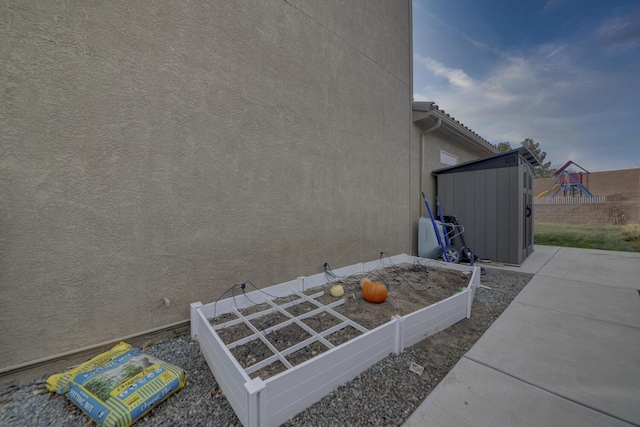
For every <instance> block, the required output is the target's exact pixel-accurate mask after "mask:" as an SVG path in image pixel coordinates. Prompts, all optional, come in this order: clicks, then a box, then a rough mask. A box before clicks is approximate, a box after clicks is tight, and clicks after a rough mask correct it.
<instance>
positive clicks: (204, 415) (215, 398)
mask: <svg viewBox="0 0 640 427" xmlns="http://www.w3.org/2000/svg"><path fill="white" fill-rule="evenodd" d="M530 278H531V276H524V275H517V274H511V273H506V272H498V271H493V270H488V273H487V275H486V276H483V277H482V284H483V285H485V286H488V287H490V288H491V289H490V290H488V289H484V288H479V289H478V290H477V291H476V297H475V300H474V305H473V309H472V316H471V319H468V320H467V319H465V320H463V321H461V322H459V323H457V324H456V325H454V326H452V327H451V328H448V329H447V330H445V331H442V332H440V333H438V334H436V335H434V336H432V337H429V338H427V339H425V340H423V341H422V342H420V343H418V344H416V345H414V346H413V347H410V348H408V349H406V350H405V352H404V353H402V354H400V355H395V354H391V355H390V356H388V357H387V358H385V359H383V360H382V361H380V362H378V363H377V364H375V365H374V366H372V367H371V368H369V369H368V370H367V371H365V372H363V373H362V374H360V375H358V376H357V377H356V378H355V379H354V380H353V381H350V382H349V383H347V384H344V385H342V386H340V387H338V388H337V389H336V390H334V391H333V392H332V393H330V394H329V395H327V396H326V397H325V398H323V399H322V400H320V401H319V402H317V403H316V404H314V405H312V406H310V407H309V408H307V409H306V410H305V411H303V412H301V413H300V414H298V415H297V416H296V417H294V418H293V419H292V420H289V422H287V423H286V424H285V425H287V426H301V425H305V426H306V425H314V426H318V425H323V426H324V425H371V426H380V425H389V426H399V425H402V423H403V422H404V421H405V420H406V419H407V418H408V417H409V415H411V413H412V412H413V411H414V410H415V409H416V408H417V407H418V405H420V403H422V401H423V400H424V399H425V398H426V396H427V395H428V394H429V393H430V392H431V390H432V389H433V388H434V387H435V386H436V385H437V384H438V383H439V382H440V380H441V379H442V378H444V376H446V374H447V373H448V372H449V370H450V369H451V368H452V367H453V366H454V365H455V364H456V363H457V361H458V360H459V359H460V357H461V356H462V355H463V354H464V353H465V352H466V351H467V350H468V349H469V348H471V346H472V345H473V343H475V341H476V340H477V339H478V338H479V337H480V336H482V334H483V333H484V331H485V330H486V329H487V328H488V327H489V326H490V325H491V323H493V321H494V320H495V319H496V318H497V317H498V316H499V315H500V313H502V311H503V310H504V309H505V308H506V307H507V306H508V305H509V303H510V302H511V301H512V300H513V299H514V298H515V297H516V295H517V294H518V293H519V292H520V291H521V290H522V288H523V287H524V286H525V285H526V284H527V283H528V281H529V280H530ZM144 352H145V353H147V354H149V355H150V356H154V357H157V358H159V359H162V360H165V361H167V362H169V363H173V364H175V365H177V366H180V367H182V368H183V369H185V370H186V372H187V383H186V385H185V387H184V388H183V389H182V390H180V391H179V392H177V393H176V394H174V395H173V396H171V397H169V399H168V400H167V401H165V402H164V403H162V404H161V405H159V406H158V407H157V408H155V409H154V410H153V411H151V412H150V413H149V414H147V415H146V416H145V417H143V418H142V419H141V420H139V421H138V422H137V423H136V424H135V426H136V427H143V426H239V425H240V422H239V421H238V418H237V417H236V416H235V413H234V412H233V409H232V408H231V406H229V404H228V402H227V400H226V399H225V398H224V395H223V393H222V391H221V390H220V389H219V387H218V385H217V383H216V381H215V379H214V378H213V375H212V374H211V371H210V370H209V367H208V366H207V364H206V362H205V360H204V358H203V357H202V355H201V353H200V348H199V346H198V343H197V342H193V341H191V339H190V337H189V335H186V334H182V335H177V336H175V337H173V338H170V339H162V340H159V341H157V342H155V343H154V344H153V345H151V346H149V347H147V348H145V350H144ZM411 363H417V364H418V365H421V366H423V367H424V368H425V369H424V372H423V373H422V374H421V375H418V374H415V373H414V372H411V371H410V370H409V366H410V365H411ZM45 378H46V377H43V378H40V379H35V380H33V381H31V382H26V383H22V384H19V385H17V386H12V387H10V388H8V389H6V390H3V391H2V392H0V426H47V427H48V426H88V425H91V423H92V421H91V419H90V418H89V417H88V416H86V415H84V414H83V413H82V412H81V411H80V410H79V409H77V408H76V406H75V405H74V404H72V403H71V402H70V401H69V400H68V399H67V398H65V397H64V396H60V395H54V394H53V393H49V392H47V390H46V388H45V386H44V380H45Z"/></svg>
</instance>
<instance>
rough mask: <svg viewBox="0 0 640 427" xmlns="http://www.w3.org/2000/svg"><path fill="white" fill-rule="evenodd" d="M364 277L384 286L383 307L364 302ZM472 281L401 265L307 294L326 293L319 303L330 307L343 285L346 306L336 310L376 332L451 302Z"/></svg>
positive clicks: (460, 274)
mask: <svg viewBox="0 0 640 427" xmlns="http://www.w3.org/2000/svg"><path fill="white" fill-rule="evenodd" d="M362 277H368V278H369V279H370V280H372V281H374V282H382V283H384V284H385V285H386V286H387V292H388V295H387V299H386V301H384V302H383V303H380V304H373V303H370V302H367V301H365V300H364V298H363V297H362V291H361V289H360V279H361V278H362ZM470 280H471V273H464V272H460V271H455V270H445V269H441V268H433V267H426V266H423V265H419V264H398V265H392V266H389V267H386V268H381V269H377V270H374V271H372V272H370V273H368V274H364V275H353V276H347V277H338V278H336V279H335V280H333V281H332V282H331V283H328V284H326V285H322V286H316V287H313V288H310V289H308V290H307V291H306V292H305V294H307V295H310V294H313V293H316V292H319V291H324V292H325V295H323V296H322V297H320V298H318V299H317V301H319V302H321V303H323V304H330V303H332V302H334V301H337V300H338V299H339V298H335V297H333V296H331V294H330V290H331V287H332V286H335V285H338V284H339V285H342V287H343V288H344V296H343V297H342V298H344V299H345V303H344V304H343V305H340V306H338V307H336V308H334V310H335V311H336V312H338V313H340V314H342V315H344V316H346V317H348V318H349V319H351V320H352V321H354V322H356V323H358V324H360V325H362V326H364V327H365V328H367V329H374V328H377V327H378V326H380V325H383V324H385V323H387V322H388V321H389V320H391V317H392V316H394V315H396V314H398V315H401V316H404V315H406V314H409V313H413V312H414V311H417V310H420V309H422V308H424V307H427V306H430V305H432V304H435V303H437V302H439V301H442V300H444V299H447V298H449V297H450V296H452V295H454V294H456V293H457V292H460V291H461V290H462V289H463V288H465V287H466V286H467V285H468V284H469V281H470Z"/></svg>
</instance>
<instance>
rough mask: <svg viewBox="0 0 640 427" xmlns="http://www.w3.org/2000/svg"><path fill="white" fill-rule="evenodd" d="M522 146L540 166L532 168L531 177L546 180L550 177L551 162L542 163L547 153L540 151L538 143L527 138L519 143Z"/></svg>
mask: <svg viewBox="0 0 640 427" xmlns="http://www.w3.org/2000/svg"><path fill="white" fill-rule="evenodd" d="M521 144H522V146H523V147H525V148H526V149H528V150H529V151H530V152H531V154H533V157H535V158H536V159H537V160H538V163H540V166H536V167H535V168H533V176H534V177H535V178H546V177H548V176H550V175H551V162H546V163H543V162H544V159H545V157H547V153H546V152H544V151H542V150H541V149H540V148H539V147H540V143H539V142H534V141H533V139H531V138H527V139H525V140H524V141H522V142H521Z"/></svg>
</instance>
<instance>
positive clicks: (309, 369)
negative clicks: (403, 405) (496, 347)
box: [191, 254, 480, 427]
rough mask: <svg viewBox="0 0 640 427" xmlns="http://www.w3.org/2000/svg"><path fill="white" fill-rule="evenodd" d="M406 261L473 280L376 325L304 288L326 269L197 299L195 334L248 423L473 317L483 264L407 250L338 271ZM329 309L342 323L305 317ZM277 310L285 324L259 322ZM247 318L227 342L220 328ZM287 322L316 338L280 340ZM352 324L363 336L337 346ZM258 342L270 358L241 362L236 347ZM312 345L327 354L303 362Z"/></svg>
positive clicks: (263, 420) (279, 417) (273, 422)
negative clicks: (299, 308)
mask: <svg viewBox="0 0 640 427" xmlns="http://www.w3.org/2000/svg"><path fill="white" fill-rule="evenodd" d="M400 263H419V264H422V265H429V266H434V267H439V268H444V269H451V270H458V271H466V272H471V273H472V274H471V278H470V280H469V284H468V286H467V287H466V288H464V289H463V290H462V291H461V292H459V293H457V294H455V295H453V296H451V297H449V298H447V299H445V300H442V301H440V302H437V303H435V304H432V305H430V306H428V307H425V308H423V309H421V310H418V311H415V312H413V313H410V314H407V315H405V316H399V315H395V316H392V318H391V320H390V321H389V322H387V323H385V324H383V325H381V326H379V327H377V328H375V329H372V330H367V329H366V328H364V327H362V326H361V325H359V324H358V323H356V322H354V321H352V320H351V319H349V318H347V317H345V316H343V315H342V314H340V313H338V312H336V311H335V310H333V309H334V308H336V307H338V306H339V305H341V304H343V303H344V299H340V300H337V301H335V302H332V303H331V304H326V305H325V304H322V303H320V302H319V301H317V300H316V299H317V298H318V297H320V296H322V295H323V292H318V293H314V294H312V295H305V294H304V293H303V292H304V291H306V290H309V289H311V288H313V287H316V286H320V285H324V284H326V283H328V282H329V280H328V279H327V277H326V275H325V274H324V273H320V274H317V275H314V276H308V277H299V278H298V279H296V280H292V281H289V282H285V283H281V284H279V285H275V286H272V287H269V288H265V289H261V290H257V291H253V292H247V293H246V294H245V293H243V294H242V295H238V296H234V297H232V298H228V299H225V300H220V301H217V302H215V303H211V304H206V305H202V303H200V302H197V303H193V304H191V336H192V338H194V339H197V340H198V342H199V344H200V347H201V349H202V353H203V355H204V358H205V360H206V362H207V364H208V365H209V368H210V369H211V371H212V373H213V374H214V376H215V378H216V381H217V382H218V384H219V385H220V387H221V388H222V390H223V391H224V393H225V396H226V398H227V400H228V401H229V403H230V405H231V406H232V407H233V409H234V411H235V412H236V415H237V416H238V418H239V419H240V421H241V422H242V424H243V425H244V426H248V427H264V426H277V425H280V424H282V423H283V422H285V421H286V420H287V419H289V418H291V417H293V416H295V415H296V414H297V413H299V412H301V411H303V410H304V409H306V408H307V407H308V406H310V405H311V404H313V403H315V402H317V401H318V400H320V399H322V397H324V396H325V395H327V394H328V393H330V392H331V391H332V390H334V389H335V388H336V387H338V386H340V385H341V384H344V383H346V382H348V381H350V380H352V379H353V378H355V377H356V376H357V375H358V374H360V373H361V372H363V371H365V370H366V369H368V368H369V367H371V366H372V365H373V364H375V363H377V362H378V361H380V360H382V359H383V358H385V357H386V356H388V355H389V354H390V353H396V354H399V353H401V352H402V351H403V350H404V349H405V348H406V347H409V346H411V345H413V344H415V343H417V342H419V341H421V340H422V339H424V338H426V337H428V336H430V335H433V334H434V333H436V332H439V331H441V330H443V329H446V328H448V327H449V326H451V325H453V324H455V323H457V322H458V321H460V320H462V319H464V318H465V317H466V318H468V317H470V316H471V304H472V302H473V297H474V294H475V289H476V287H477V286H478V285H479V284H480V269H479V268H478V267H468V266H461V265H457V264H449V263H443V262H440V261H435V260H431V259H425V258H417V257H413V256H410V255H406V254H401V255H397V256H395V257H391V258H390V259H388V260H387V261H385V260H382V259H381V260H376V261H372V262H369V263H360V264H355V265H352V266H348V267H344V268H341V269H338V270H334V271H333V272H334V274H335V275H337V276H350V275H356V274H365V273H369V272H371V271H373V270H375V269H378V268H384V267H386V266H389V265H393V264H400ZM283 297H287V298H289V299H290V300H289V302H286V303H284V304H276V302H274V301H275V300H278V299H280V298H283ZM294 298H295V299H294ZM257 304H265V305H266V309H265V310H262V311H258V312H255V313H251V314H243V313H242V311H243V309H246V308H248V307H251V306H256V305H257ZM298 304H312V305H313V307H315V308H313V309H312V310H310V311H308V312H306V313H302V314H297V313H295V307H296V305H298ZM292 308H293V310H292ZM292 312H293V313H292ZM224 314H227V315H233V316H234V317H235V318H234V319H232V320H229V321H226V322H224V323H220V324H218V325H215V326H213V325H212V324H211V322H210V321H209V319H212V318H215V317H216V316H222V315H224ZM322 314H325V315H328V316H332V317H333V318H334V319H337V320H336V321H335V322H334V323H336V324H334V325H331V326H329V327H328V328H326V329H325V328H323V327H322V326H321V327H320V328H317V327H316V328H314V327H312V326H310V325H309V324H308V322H307V323H305V320H309V319H312V318H314V317H315V316H318V315H322ZM270 315H276V316H279V319H280V320H279V321H278V322H279V323H277V324H273V325H271V324H269V323H268V322H267V325H266V327H262V326H263V325H260V324H258V322H257V320H259V319H260V318H265V317H267V316H270ZM282 319H284V321H283V320H282ZM239 325H244V326H240V327H246V328H248V332H247V336H245V337H243V338H241V339H239V340H236V341H234V342H231V343H225V342H224V341H223V339H222V338H221V337H220V335H219V332H220V333H221V332H222V331H223V330H224V329H225V328H231V327H238V326H239ZM256 325H257V326H256ZM258 326H260V327H258ZM287 328H289V329H291V328H300V331H304V332H301V334H303V335H304V336H307V335H308V337H307V338H304V339H302V340H301V341H299V342H296V343H294V344H293V345H291V346H288V345H286V343H284V345H283V344H282V343H277V342H275V341H274V340H273V337H274V336H277V334H278V333H280V332H282V331H284V330H286V329H287ZM345 328H353V329H355V330H356V331H357V332H358V333H359V334H360V335H358V336H357V337H355V338H353V339H350V340H348V341H347V342H344V343H341V344H339V345H337V346H336V345H334V344H332V343H331V342H330V341H329V340H328V339H327V338H328V337H329V336H331V335H332V334H334V333H336V332H339V331H341V330H344V329H345ZM317 329H320V330H317ZM256 345H259V346H260V347H261V348H262V349H263V351H262V353H263V354H266V356H265V357H264V358H262V359H260V360H255V361H253V360H251V361H250V362H249V363H247V362H246V361H242V364H241V363H240V362H239V361H238V360H237V358H236V357H235V356H234V352H236V353H237V352H238V350H239V349H242V348H243V346H256ZM276 345H277V346H276ZM310 346H314V348H316V349H318V353H319V354H317V355H314V356H312V357H310V358H307V357H308V355H307V357H305V358H304V359H306V360H304V361H302V362H301V363H296V361H295V360H294V359H295V355H296V353H298V352H300V351H301V350H303V349H307V351H308V349H309V347H310ZM278 347H280V348H278ZM292 362H293V363H292ZM276 364H280V365H279V369H278V370H276V371H275V372H276V373H275V374H274V375H273V372H272V375H273V376H271V377H269V378H267V379H265V380H263V379H262V378H261V377H260V376H259V374H260V373H261V372H262V370H263V369H266V368H268V367H270V366H274V365H276ZM243 365H244V366H243Z"/></svg>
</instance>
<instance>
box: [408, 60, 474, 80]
mask: <svg viewBox="0 0 640 427" xmlns="http://www.w3.org/2000/svg"><path fill="white" fill-rule="evenodd" d="M414 60H415V61H418V62H419V63H421V64H422V65H424V66H425V67H426V68H427V69H428V70H429V71H431V72H432V73H433V74H435V75H436V76H438V77H444V78H446V79H447V80H448V81H449V83H450V84H452V85H453V86H456V87H461V88H468V87H471V86H473V79H471V77H469V76H468V75H467V74H466V73H465V72H464V71H462V70H455V69H453V68H447V67H445V66H444V65H442V64H441V63H439V62H438V61H435V60H433V59H431V58H429V57H424V56H421V55H419V54H416V55H415V56H414Z"/></svg>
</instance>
